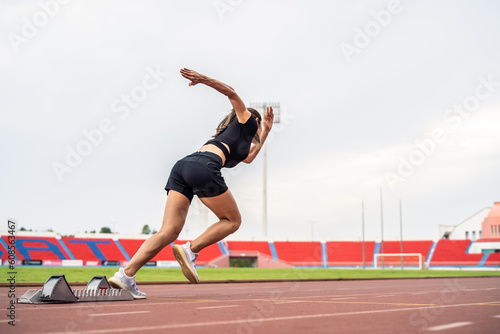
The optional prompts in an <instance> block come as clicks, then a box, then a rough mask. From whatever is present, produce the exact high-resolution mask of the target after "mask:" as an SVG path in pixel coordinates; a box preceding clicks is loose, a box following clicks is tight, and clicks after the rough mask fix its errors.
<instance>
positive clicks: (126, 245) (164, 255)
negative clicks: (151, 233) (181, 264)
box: [119, 239, 175, 261]
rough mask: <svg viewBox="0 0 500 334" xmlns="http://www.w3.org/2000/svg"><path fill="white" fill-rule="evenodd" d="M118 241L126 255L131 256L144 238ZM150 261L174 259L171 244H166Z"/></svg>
mask: <svg viewBox="0 0 500 334" xmlns="http://www.w3.org/2000/svg"><path fill="white" fill-rule="evenodd" d="M119 241H120V244H121V245H122V247H123V249H124V250H125V252H126V253H127V255H128V256H129V257H132V256H134V254H135V253H136V252H137V250H138V249H139V248H140V247H141V245H142V244H143V243H144V241H146V239H119ZM151 261H175V258H174V254H173V253H172V246H171V245H168V246H167V247H165V248H164V249H162V250H161V251H160V253H158V254H157V255H156V256H155V257H154V258H153V259H151Z"/></svg>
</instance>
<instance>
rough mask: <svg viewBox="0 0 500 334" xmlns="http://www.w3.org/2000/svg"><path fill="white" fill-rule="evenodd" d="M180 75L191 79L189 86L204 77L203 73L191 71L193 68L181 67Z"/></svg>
mask: <svg viewBox="0 0 500 334" xmlns="http://www.w3.org/2000/svg"><path fill="white" fill-rule="evenodd" d="M181 75H182V76H183V77H184V78H186V79H188V80H191V82H190V83H189V86H194V85H196V84H198V83H200V82H202V80H203V78H204V77H205V76H204V75H203V74H200V73H198V72H196V71H193V70H189V69H187V68H182V69H181Z"/></svg>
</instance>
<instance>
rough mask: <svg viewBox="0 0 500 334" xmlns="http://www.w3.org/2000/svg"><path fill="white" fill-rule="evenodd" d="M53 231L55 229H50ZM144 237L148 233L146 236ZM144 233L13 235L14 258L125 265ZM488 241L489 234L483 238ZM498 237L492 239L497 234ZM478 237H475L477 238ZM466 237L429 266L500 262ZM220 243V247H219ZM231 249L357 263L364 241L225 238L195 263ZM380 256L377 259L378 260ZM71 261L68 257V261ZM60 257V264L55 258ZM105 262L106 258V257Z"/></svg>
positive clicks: (395, 246)
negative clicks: (471, 250) (137, 235)
mask: <svg viewBox="0 0 500 334" xmlns="http://www.w3.org/2000/svg"><path fill="white" fill-rule="evenodd" d="M54 235H55V234H54ZM145 238H146V236H145ZM145 238H144V239H140V238H138V239H118V240H116V239H112V238H95V237H94V238H92V237H89V238H83V237H82V238H75V237H62V238H59V239H58V238H56V236H47V234H45V235H42V234H41V235H40V236H37V235H33V236H31V235H30V236H23V235H21V236H16V256H17V260H18V261H23V260H31V261H37V260H40V261H43V263H44V264H46V263H49V265H60V264H61V263H62V262H64V260H81V263H82V264H83V265H101V264H103V262H105V261H108V262H119V264H120V265H123V263H124V262H126V261H127V260H128V259H130V258H131V257H132V256H133V255H134V254H135V253H136V252H137V250H138V249H139V247H140V246H141V245H142V244H143V242H144V241H145ZM481 241H488V242H492V241H493V240H489V239H488V240H481ZM495 241H496V240H495ZM185 242H186V241H185V240H176V241H175V244H184V243H185ZM478 242H479V241H478ZM8 244H9V242H8V235H6V234H5V235H2V236H1V242H0V256H1V259H2V261H5V260H7V259H8V251H7V247H8ZM432 245H433V242H432V241H431V240H422V241H404V242H403V252H404V253H420V254H422V261H425V260H426V259H427V257H428V256H429V252H430V250H431V247H432ZM470 245H471V241H470V240H439V241H438V242H437V243H436V247H435V250H434V253H433V256H432V258H431V262H430V266H485V267H492V266H495V267H498V266H500V253H490V254H489V255H488V256H487V257H486V256H485V255H484V254H469V253H468V249H469V247H470ZM223 248H224V249H223ZM381 248H382V247H378V244H377V243H376V242H374V241H367V242H365V264H366V266H373V258H374V254H375V252H378V253H381V252H382V249H381ZM227 251H229V252H235V253H237V252H240V253H241V252H249V253H250V252H253V253H257V254H261V255H263V256H268V257H272V258H274V259H276V258H277V260H278V261H281V262H283V263H287V264H290V265H293V266H324V265H327V266H329V267H339V266H342V267H360V266H362V264H363V255H362V242H360V241H329V242H326V243H325V244H322V243H321V242H319V241H316V242H306V241H302V242H301V241H275V242H274V243H273V242H271V243H270V242H267V241H227V242H221V244H220V245H219V243H216V244H213V245H211V246H209V247H207V248H205V249H204V250H203V251H202V252H200V256H199V257H198V260H197V264H198V265H200V266H204V265H207V264H208V263H210V262H211V261H213V260H215V259H218V258H220V257H222V256H223V255H227ZM383 252H384V253H386V254H388V253H400V252H401V244H400V242H399V241H384V243H383ZM152 261H172V262H173V263H175V262H176V261H175V258H174V255H173V253H172V247H171V245H168V246H167V247H166V248H165V249H163V250H162V251H161V252H160V253H159V254H158V255H156V256H155V257H154V258H153V259H152ZM380 261H381V260H380V258H379V262H380ZM384 261H385V262H384V264H385V265H399V264H400V263H401V258H400V257H394V258H393V259H391V258H389V257H384ZM70 262H71V261H70ZM58 263H59V264H58ZM108 264H109V263H108ZM404 264H405V265H408V266H412V265H416V264H417V258H416V257H413V258H412V257H410V256H407V257H405V258H404Z"/></svg>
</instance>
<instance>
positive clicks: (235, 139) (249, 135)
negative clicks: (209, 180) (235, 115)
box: [205, 115, 258, 168]
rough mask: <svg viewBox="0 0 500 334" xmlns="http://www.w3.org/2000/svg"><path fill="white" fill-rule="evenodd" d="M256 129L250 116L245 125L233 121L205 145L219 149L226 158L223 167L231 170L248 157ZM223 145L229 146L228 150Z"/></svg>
mask: <svg viewBox="0 0 500 334" xmlns="http://www.w3.org/2000/svg"><path fill="white" fill-rule="evenodd" d="M257 129H258V125H257V120H256V119H255V117H254V116H253V115H252V116H250V117H249V118H248V120H247V121H246V123H240V122H238V121H235V122H233V123H231V124H229V126H228V127H227V128H226V130H224V132H222V133H221V134H220V135H218V136H217V137H215V138H214V139H210V140H209V141H207V142H206V143H205V145H208V144H212V145H215V146H217V147H218V148H220V149H221V150H222V152H223V153H224V156H225V157H226V163H225V164H224V167H227V168H232V167H234V166H236V165H237V164H239V163H240V162H241V161H243V160H245V159H246V157H248V153H249V152H250V146H251V144H252V139H253V137H254V136H255V133H256V132H257ZM223 143H224V144H226V145H227V146H229V150H228V149H227V147H226V146H224V144H223Z"/></svg>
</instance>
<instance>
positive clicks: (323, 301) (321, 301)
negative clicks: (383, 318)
mask: <svg viewBox="0 0 500 334" xmlns="http://www.w3.org/2000/svg"><path fill="white" fill-rule="evenodd" d="M253 300H255V301H262V302H275V301H276V299H253ZM281 301H286V302H297V303H319V304H363V305H393V306H436V305H437V304H410V303H380V302H345V301H336V300H289V299H288V300H286V299H281Z"/></svg>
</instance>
